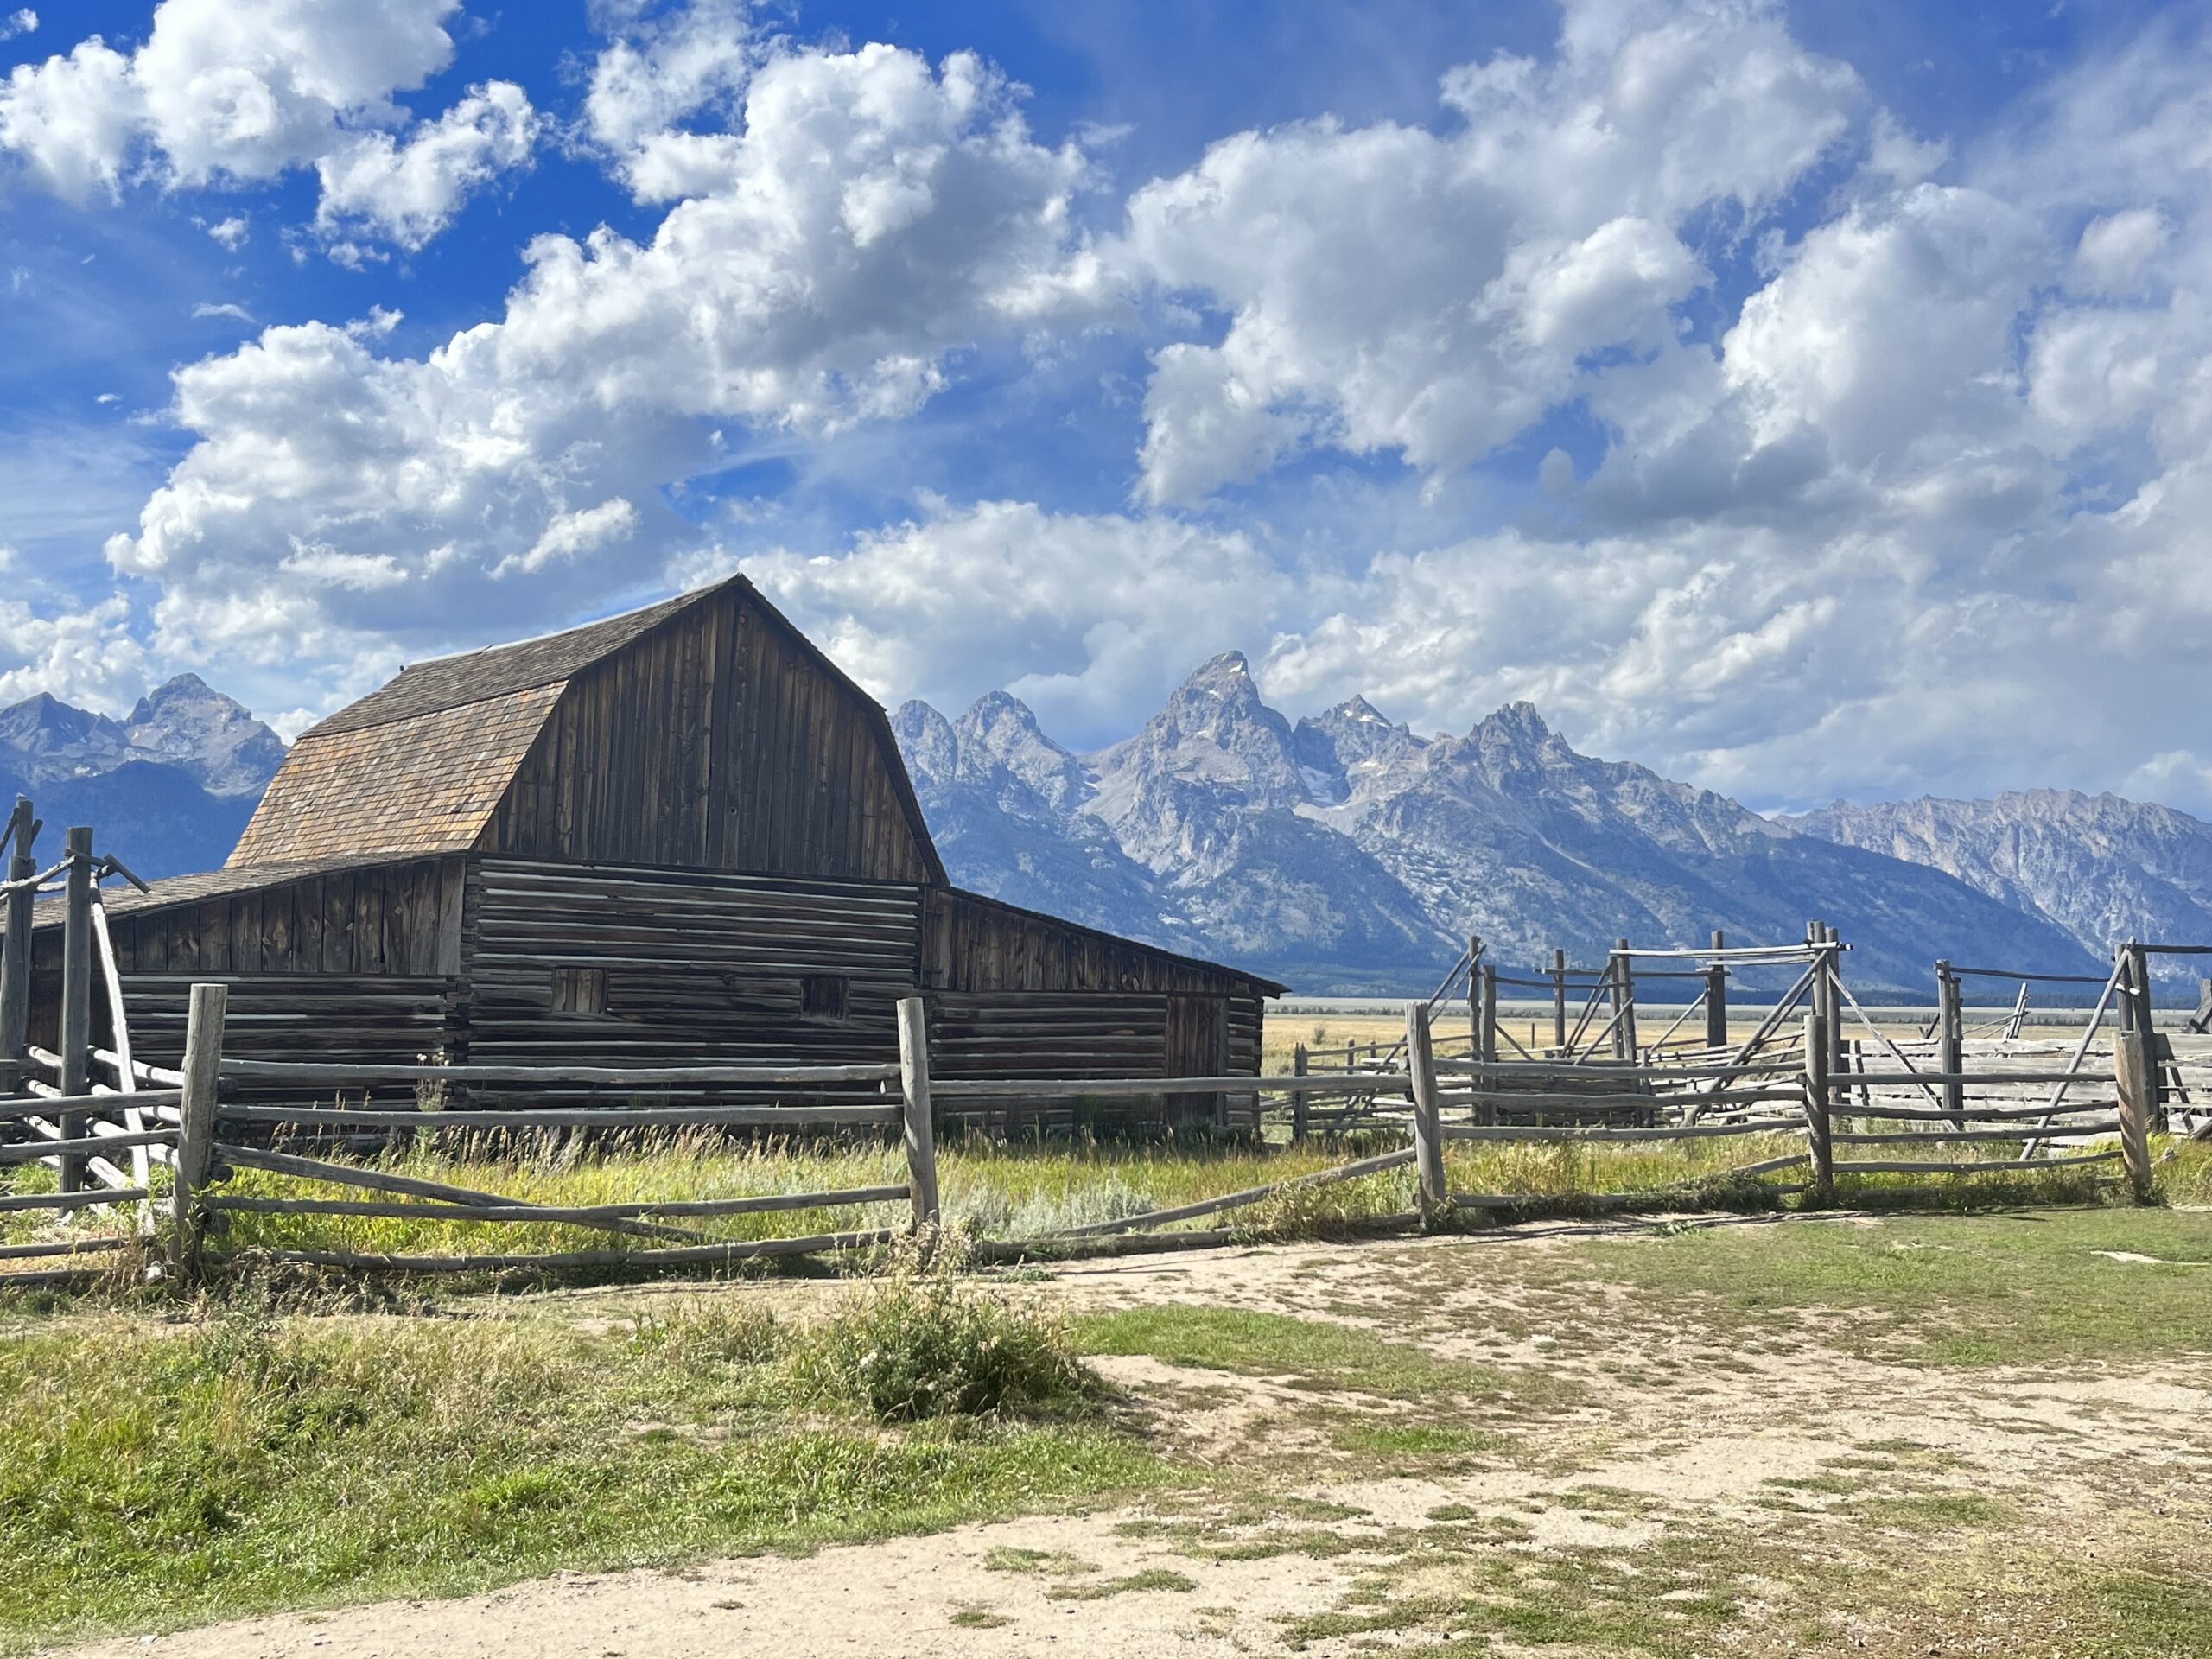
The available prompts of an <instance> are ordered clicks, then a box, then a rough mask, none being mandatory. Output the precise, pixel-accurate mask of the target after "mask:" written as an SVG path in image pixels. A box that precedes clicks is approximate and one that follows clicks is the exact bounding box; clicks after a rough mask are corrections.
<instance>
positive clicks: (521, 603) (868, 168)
mask: <svg viewBox="0 0 2212 1659" xmlns="http://www.w3.org/2000/svg"><path fill="white" fill-rule="evenodd" d="M1088 177H1089V175H1088V166H1087V163H1086V162H1085V160H1084V157H1083V156H1082V154H1081V153H1080V152H1079V151H1077V150H1076V149H1072V148H1071V147H1069V148H1060V149H1052V148H1047V147H1045V146H1042V145H1039V144H1038V143H1035V142H1034V141H1033V139H1032V138H1031V137H1029V135H1028V133H1027V130H1026V128H1025V127H1024V126H1023V124H1022V122H1021V118H1020V111H1019V109H1018V106H1017V105H1016V103H1015V101H1014V90H1013V89H1012V88H1010V87H1009V86H1007V84H1006V83H1005V82H1004V81H1003V80H1002V79H1001V78H1000V77H999V76H997V75H996V74H995V73H994V72H992V71H991V70H990V69H988V67H986V66H985V65H983V64H982V61H981V60H978V59H976V58H974V57H971V56H968V55H965V54H956V55H955V56H953V57H951V58H949V59H947V60H945V61H944V63H943V64H942V65H940V66H938V67H936V68H935V69H932V67H931V66H930V65H929V64H928V63H927V62H926V61H925V60H923V59H922V58H920V57H919V56H918V55H917V54H912V53H908V52H901V51H897V50H894V49H893V48H888V47H882V46H869V47H864V48H861V49H859V50H858V51H855V52H846V53H841V52H826V51H814V50H796V49H792V50H784V51H779V52H778V53H776V54H772V55H771V56H770V57H769V58H768V60H766V62H765V63H764V64H763V65H762V66H761V67H760V69H759V70H758V72H757V73H755V74H754V75H753V77H752V79H751V80H750V81H749V82H748V83H747V92H746V107H745V110H744V112H743V117H742V129H741V133H740V134H739V135H738V136H737V137H736V139H735V143H734V150H733V166H732V170H731V173H730V176H729V178H728V181H727V184H726V186H725V187H724V188H721V189H719V190H717V191H716V192H715V194H710V195H707V196H701V197H696V198H692V199H690V200H684V201H682V202H679V203H678V204H677V205H676V206H675V207H672V208H671V209H670V210H669V212H668V213H667V215H666V217H665V218H664V219H663V221H662V222H661V224H660V226H658V229H657V231H656V232H654V234H653V235H652V238H651V239H650V240H649V241H645V242H636V241H632V240H631V239H629V238H626V237H624V236H621V235H620V234H618V233H617V232H613V231H612V230H609V229H605V228H602V229H601V230H599V231H596V232H593V234H592V235H591V236H590V237H588V238H586V239H584V240H582V241H581V242H580V241H577V240H575V239H572V238H568V237H565V236H552V235H548V236H542V237H540V238H537V240H536V241H534V242H532V243H531V245H530V246H529V248H528V250H527V251H526V254H525V261H526V269H525V270H524V275H523V277H522V278H521V280H520V281H519V282H518V283H517V284H516V286H515V287H514V289H512V292H510V294H509V295H508V296H507V302H506V306H505V313H504V315H501V316H499V317H498V318H497V319H495V320H493V321H486V322H483V323H480V324H478V325H476V326H475V327H470V328H467V329H466V330H464V331H462V332H461V333H460V334H455V335H454V336H453V337H452V338H451V339H449V340H446V341H445V342H444V343H443V344H442V345H440V346H437V347H436V348H435V350H432V351H430V352H429V353H427V354H426V355H423V356H421V357H399V356H391V355H387V354H386V353H385V347H384V345H383V342H384V340H385V339H386V338H387V337H388V334H389V332H390V328H391V321H392V320H391V318H390V317H389V316H388V315H385V316H372V318H371V319H370V320H368V321H365V322H362V323H359V324H355V325H353V326H350V327H338V326H334V325H331V324H328V323H325V322H308V323H303V324H299V325H294V326H286V327H270V328H268V329H265V330H264V332H263V333H262V334H260V335H259V337H258V338H257V339H256V340H251V341H249V342H247V343H246V344H245V345H243V346H240V347H238V349H237V350H236V351H234V352H232V353H227V354H224V355H220V356H215V357H211V358H208V359H205V360H204V361H201V362H199V363H195V364H192V365H188V366H186V367H184V368H182V369H180V370H179V371H177V372H176V373H175V400H174V404H173V409H172V415H173V417H174V418H175V421H176V423H178V424H179V425H180V426H181V427H182V428H183V429H185V430H187V431H188V432H189V433H190V434H192V435H193V439H194V441H193V443H192V447H191V448H190V450H189V451H188V453H187V454H185V455H184V457H183V459H182V460H181V461H179V463H178V464H177V465H176V467H175V468H174V470H173V471H172V473H171V474H170V476H169V478H168V481H167V483H166V484H164V485H163V486H162V488H161V489H159V490H157V491H156V493H154V495H153V497H152V498H151V499H149V501H148V502H147V503H146V505H145V507H144V509H143V512H142V513H141V514H140V517H139V523H138V525H137V530H136V531H135V533H130V534H124V535H120V536H118V537H115V538H114V539H113V540H112V541H111V543H110V545H109V555H110V558H111V562H112V563H113V564H114V565H115V567H116V568H117V569H118V570H119V571H122V572H124V573H125V574H127V575H132V576H137V577H143V578H145V579H147V580H149V581H151V582H156V583H157V584H159V587H160V589H161V598H160V599H159V601H157V603H156V607H155V612H154V617H155V622H156V628H157V630H158V632H159V636H160V638H161V639H162V641H163V643H164V647H165V648H166V649H170V650H174V651H175V652H179V653H182V654H187V655H194V654H205V653H208V652H217V651H222V652H232V651H242V652H258V653H263V654H264V655H266V656H267V657H269V658H280V657H284V656H291V655H296V657H297V658H299V659H302V660H307V661H315V660H318V659H322V660H327V659H328V658H330V657H332V656H334V655H339V654H341V653H343V652H346V651H348V650H349V649H353V648H356V647H358V646H359V644H361V643H362V642H364V641H366V640H369V639H379V638H386V637H391V636H392V635H399V636H404V637H406V638H408V639H410V640H414V639H422V638H423V637H425V636H427V637H429V638H430V639H436V640H441V641H442V640H445V639H451V638H452V637H453V634H454V630H455V628H456V627H457V626H465V622H464V621H462V619H466V618H467V617H470V616H473V615H475V614H479V613H480V606H483V605H488V604H490V603H491V594H492V593H493V589H492V588H490V587H489V586H488V584H489V583H491V582H493V581H494V580H495V579H500V578H505V580H504V581H503V582H502V585H501V587H500V588H499V589H498V594H499V597H498V599H497V601H496V603H497V607H498V612H499V614H500V615H502V616H503V617H504V618H505V619H506V620H508V621H509V622H510V623H512V626H516V627H518V628H527V627H529V626H536V625H539V624H542V623H550V622H555V621H558V620H563V619H564V618H565V617H566V616H567V615H569V614H571V613H573V610H574V609H575V607H577V606H579V605H582V604H593V605H597V604H599V603H600V602H601V600H602V598H603V596H604V595H606V594H607V593H608V591H609V590H610V588H612V589H613V590H614V591H617V592H620V591H625V590H627V591H634V590H635V587H636V584H638V583H639V582H641V581H642V580H644V573H645V572H646V571H650V570H653V569H658V565H659V563H660V562H661V560H662V559H664V558H665V557H666V556H668V554H669V553H670V552H671V550H678V549H681V548H683V547H685V546H690V545H696V543H699V542H700V541H702V539H704V537H702V532H700V531H698V530H697V529H696V527H695V526H694V525H693V524H690V522H688V521H686V520H684V519H683V518H680V517H679V516H678V515H677V513H676V512H674V511H672V510H671V507H670V506H669V505H667V493H668V491H669V489H670V487H671V486H674V485H677V484H679V483H681V482H682V481H683V480H685V479H687V478H689V477H690V476H692V475H693V474H697V473H700V472H702V471H706V470H709V468H713V467H721V466H723V465H726V464H728V460H729V452H728V449H727V448H721V447H718V445H717V443H716V441H715V436H714V434H715V432H716V431H717V430H718V429H721V428H723V427H728V426H734V427H735V429H737V434H738V435H742V433H743V432H744V431H746V430H748V429H749V430H753V431H756V432H760V433H762V434H774V435H778V436H777V441H778V442H813V441H817V440H818V439H820V438H822V437H823V436H825V435H836V434H837V433H840V432H842V431H846V430H848V429H851V428H853V427H854V426H855V425H857V424H861V423H869V422H883V421H891V420H895V419H898V418H900V417H902V416H906V415H909V414H911V413H912V412H913V411H914V410H916V409H918V408H919V407H920V406H921V405H922V404H925V402H927V401H928V399H929V398H931V397H932V396H934V395H935V394H936V393H937V391H938V390H939V389H940V388H941V387H942V386H943V385H944V384H945V381H946V374H947V371H946V366H945V365H946V363H947V360H948V359H949V358H950V355H951V354H953V353H957V352H958V351H960V350H961V349H963V347H965V346H969V345H970V344H971V343H973V342H976V341H989V340H1004V339H1007V338H1008V337H1010V336H1011V335H1012V334H1014V332H1015V331H1016V330H1018V329H1020V328H1024V327H1031V326H1033V325H1034V324H1035V323H1036V321H1037V320H1038V319H1039V317H1040V316H1043V315H1047V314H1048V313H1051V312H1052V310H1053V308H1059V310H1060V311H1061V312H1064V313H1065V314H1067V315H1081V314H1082V313H1083V312H1084V308H1085V307H1088V306H1094V305H1096V303H1098V300H1097V298H1096V294H1095V291H1094V289H1092V288H1091V287H1090V286H1088V285H1087V284H1088V283H1090V280H1091V276H1092V275H1093V274H1095V273H1092V272H1091V270H1090V267H1088V266H1086V264H1084V255H1085V248H1084V243H1083V240H1082V238H1081V236H1080V233H1079V232H1078V231H1077V229H1076V227H1075V226H1074V225H1073V223H1072V220H1071V214H1070V212H1069V204H1070V201H1071V197H1072V196H1073V195H1074V194H1075V193H1076V192H1077V191H1078V190H1079V189H1081V188H1084V187H1085V186H1086V184H1087V181H1088ZM595 514H596V515H602V516H599V517H594V515H595ZM618 529H619V530H620V531H621V532H622V534H621V535H620V536H616V535H614V534H613V531H616V530H618ZM588 531H592V532H596V533H586V532H588ZM302 546H327V547H329V548H333V549H336V550H340V551H343V552H345V553H346V554H347V555H349V556H357V557H365V558H372V559H373V558H378V557H386V558H389V559H391V560H392V561H394V562H395V563H396V564H397V568H398V569H401V570H402V571H404V573H405V575H406V576H407V584H406V586H405V588H404V593H403V590H402V589H400V588H384V587H379V588H374V589H364V588H361V587H360V586H359V585H358V584H355V583H351V582H339V581H334V580H331V579H329V577H328V574H327V573H328V570H329V569H330V568H331V567H328V566H327V565H305V564H302V563H299V562H297V561H296V560H295V559H294V558H293V554H294V551H295V550H296V548H298V547H302ZM434 550H435V551H434ZM288 561H289V563H288ZM521 577H527V578H528V579H529V580H528V581H527V582H524V581H520V580H517V579H518V578H521ZM472 595H473V596H474V597H473V598H472V597H471V596H472ZM349 642H350V643H349Z"/></svg>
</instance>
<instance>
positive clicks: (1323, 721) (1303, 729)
mask: <svg viewBox="0 0 2212 1659" xmlns="http://www.w3.org/2000/svg"><path fill="white" fill-rule="evenodd" d="M1292 742H1293V748H1294V753H1295V754H1296V756H1297V759H1298V763H1299V766H1300V767H1301V768H1302V769H1303V770H1304V772H1305V773H1306V785H1307V787H1308V788H1309V789H1310V790H1311V791H1313V798H1314V800H1315V801H1316V802H1317V803H1319V804H1323V805H1333V804H1338V803H1339V802H1342V801H1344V800H1346V799H1348V798H1350V797H1351V795H1353V794H1354V793H1356V792H1357V791H1359V790H1361V789H1362V788H1363V787H1372V786H1373V785H1376V783H1377V782H1378V781H1379V780H1380V779H1382V778H1383V777H1384V776H1385V775H1386V774H1388V773H1389V772H1391V770H1392V769H1393V768H1395V767H1396V766H1400V765H1401V764H1402V763H1404V762H1406V761H1408V760H1414V758H1416V757H1417V756H1419V754H1420V753H1421V751H1422V750H1423V749H1425V748H1427V747H1428V745H1427V741H1426V740H1424V739H1421V738H1418V737H1415V736H1414V734H1413V730H1412V728H1410V727H1407V726H1402V725H1395V724H1393V723H1392V722H1391V721H1390V719H1389V716H1388V715H1385V714H1383V711H1382V710H1381V709H1377V708H1376V706H1375V705H1374V704H1373V703H1371V702H1369V701H1368V700H1367V699H1366V698H1365V697H1360V696H1355V697H1351V698H1348V699H1346V700H1345V701H1344V702H1340V703H1338V705H1337V706H1336V707H1335V708H1333V709H1327V710H1325V711H1324V712H1323V713H1321V714H1318V715H1307V716H1306V718H1305V719H1304V720H1301V721H1299V722H1298V727H1297V729H1296V731H1295V732H1294V734H1292Z"/></svg>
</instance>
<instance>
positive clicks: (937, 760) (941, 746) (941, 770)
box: [891, 697, 960, 790]
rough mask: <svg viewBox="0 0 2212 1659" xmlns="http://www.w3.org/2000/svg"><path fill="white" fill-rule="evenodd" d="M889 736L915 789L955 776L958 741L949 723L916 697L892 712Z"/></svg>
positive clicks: (948, 781)
mask: <svg viewBox="0 0 2212 1659" xmlns="http://www.w3.org/2000/svg"><path fill="white" fill-rule="evenodd" d="M891 737H892V741H893V742H895V743H896V744H898V746H899V753H900V754H902V755H904V756H905V757H906V772H907V775H908V776H909V778H910V779H912V782H913V785H914V787H915V788H916V789H918V790H920V789H924V788H925V787H926V786H928V785H933V784H936V785H950V784H951V783H952V782H953V781H954V779H956V777H957V775H958V773H959V770H960V742H959V739H958V738H957V736H956V735H955V734H954V733H953V730H952V722H951V721H949V720H947V719H946V718H945V717H944V715H941V714H939V713H938V711H937V710H936V709H932V708H931V707H930V705H929V704H928V703H926V702H923V701H922V700H921V699H920V698H919V697H909V698H908V699H907V700H906V702H902V703H900V704H899V707H898V709H897V711H896V712H895V713H893V715H892V716H891Z"/></svg>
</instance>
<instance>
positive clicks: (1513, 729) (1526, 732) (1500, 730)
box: [1468, 697, 1565, 743]
mask: <svg viewBox="0 0 2212 1659" xmlns="http://www.w3.org/2000/svg"><path fill="white" fill-rule="evenodd" d="M1484 732H1491V733H1495V734H1498V735H1500V736H1510V737H1513V738H1516V739H1518V740H1519V741H1522V742H1524V743H1548V742H1550V741H1552V740H1553V739H1554V738H1557V737H1558V736H1559V734H1558V733H1556V732H1554V730H1552V728H1550V727H1549V726H1548V725H1546V724H1545V723H1544V717H1543V715H1541V713H1539V712H1538V711H1537V709H1536V705H1535V703H1533V702H1529V700H1528V699H1527V698H1525V697H1522V698H1518V699H1516V700H1515V701H1514V702H1509V703H1507V704H1506V705H1505V706H1504V707H1503V708H1502V709H1497V710H1495V711H1494V712H1492V713H1491V714H1490V715H1487V716H1485V717H1484V719H1482V720H1479V721H1476V722H1475V725H1474V728H1473V730H1472V731H1471V732H1470V733H1469V734H1468V735H1469V736H1471V737H1473V736H1479V735H1480V734H1483V733H1484ZM1560 741H1565V740H1564V739H1561V740H1560Z"/></svg>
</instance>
